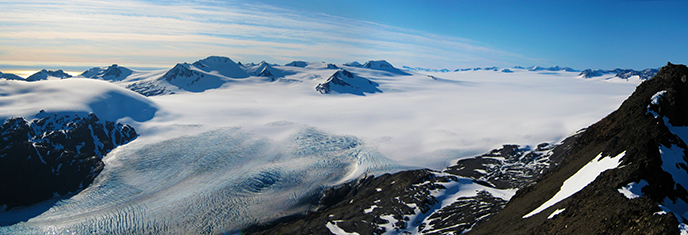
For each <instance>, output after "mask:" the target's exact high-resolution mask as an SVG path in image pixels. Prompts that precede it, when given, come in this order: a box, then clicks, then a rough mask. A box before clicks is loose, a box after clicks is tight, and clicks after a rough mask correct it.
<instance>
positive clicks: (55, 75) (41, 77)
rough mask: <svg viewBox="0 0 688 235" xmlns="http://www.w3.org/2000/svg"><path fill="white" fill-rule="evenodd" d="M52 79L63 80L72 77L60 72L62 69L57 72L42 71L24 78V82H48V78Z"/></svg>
mask: <svg viewBox="0 0 688 235" xmlns="http://www.w3.org/2000/svg"><path fill="white" fill-rule="evenodd" d="M51 77H52V78H54V79H64V78H71V77H72V75H69V74H67V73H65V72H64V71H62V69H59V70H46V69H42V70H41V71H38V72H36V73H34V74H33V75H31V76H29V77H28V78H26V81H30V82H33V81H40V80H48V79H49V78H51Z"/></svg>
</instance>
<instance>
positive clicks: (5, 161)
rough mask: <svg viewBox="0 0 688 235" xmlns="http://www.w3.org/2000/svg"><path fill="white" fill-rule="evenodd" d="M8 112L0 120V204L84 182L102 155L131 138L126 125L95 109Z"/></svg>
mask: <svg viewBox="0 0 688 235" xmlns="http://www.w3.org/2000/svg"><path fill="white" fill-rule="evenodd" d="M39 116H44V117H43V118H40V119H34V120H26V119H24V118H21V117H16V118H9V119H7V120H5V123H4V124H3V125H2V126H0V138H1V141H0V206H2V205H6V206H7V207H8V208H12V207H16V206H27V205H30V204H33V203H36V202H39V201H43V200H47V199H49V198H52V197H54V196H62V195H66V194H69V193H76V192H78V191H80V190H82V189H84V188H86V187H88V185H89V184H91V182H93V179H94V178H95V177H96V176H97V175H98V174H99V173H100V172H101V171H102V170H103V167H104V164H103V161H102V158H103V157H104V156H105V154H107V152H109V151H110V150H112V149H114V148H115V147H117V146H118V145H122V144H125V143H128V142H130V141H131V140H133V139H134V138H136V136H137V135H136V131H134V129H133V128H132V127H130V126H128V125H123V124H119V123H114V122H110V121H101V120H99V119H98V118H97V117H96V116H95V115H94V114H91V115H89V116H87V117H79V116H76V115H72V116H69V115H66V116H58V115H47V114H44V113H40V114H39Z"/></svg>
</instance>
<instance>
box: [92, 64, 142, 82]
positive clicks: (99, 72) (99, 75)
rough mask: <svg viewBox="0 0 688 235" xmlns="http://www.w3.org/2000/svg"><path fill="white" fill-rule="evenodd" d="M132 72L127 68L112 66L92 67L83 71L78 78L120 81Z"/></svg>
mask: <svg viewBox="0 0 688 235" xmlns="http://www.w3.org/2000/svg"><path fill="white" fill-rule="evenodd" d="M132 73H133V71H132V70H131V69H129V68H126V67H122V66H119V65H117V64H113V65H110V66H108V67H107V68H101V67H94V68H91V69H89V70H86V71H84V72H83V73H81V74H80V75H79V77H85V78H92V79H102V80H106V81H122V80H124V79H125V78H127V77H128V76H129V75H131V74H132Z"/></svg>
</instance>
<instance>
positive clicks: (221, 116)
mask: <svg viewBox="0 0 688 235" xmlns="http://www.w3.org/2000/svg"><path fill="white" fill-rule="evenodd" d="M338 66H341V67H342V68H345V69H346V70H347V71H349V72H351V73H353V74H355V76H357V77H360V78H365V79H368V80H370V81H371V82H374V83H375V84H377V85H378V86H377V87H376V89H379V90H380V92H375V93H364V94H362V95H353V94H346V93H336V92H334V93H332V94H321V93H320V92H318V91H316V89H315V88H316V86H318V84H320V83H323V82H325V81H326V80H327V79H328V77H330V76H331V75H332V74H334V73H336V72H337V71H338V69H330V68H329V66H328V65H327V64H325V63H306V64H305V67H293V66H274V67H273V69H274V70H273V73H275V74H277V73H278V72H279V73H280V74H282V75H283V77H280V78H279V79H276V80H275V79H268V78H265V77H257V76H253V75H250V76H249V77H241V78H237V79H234V78H230V77H225V76H224V75H222V74H220V73H219V72H218V73H216V72H214V71H211V72H213V76H216V77H218V78H222V80H223V81H225V80H226V81H229V82H226V83H223V84H222V85H221V86H220V87H218V88H213V89H207V90H204V91H202V92H197V91H190V92H187V91H184V90H181V89H179V90H174V92H175V93H174V94H168V95H161V96H152V97H144V96H142V95H140V94H138V93H135V92H133V91H131V90H127V89H125V88H124V86H126V84H124V83H126V82H140V81H145V80H146V79H149V78H155V79H157V78H159V77H161V76H163V74H165V71H135V70H132V71H131V72H127V74H129V73H130V74H129V75H128V77H127V78H124V79H121V80H112V81H106V80H93V79H86V78H70V79H64V80H48V81H38V82H31V83H28V82H23V81H5V80H0V104H3V105H2V106H0V117H2V118H7V117H12V116H23V117H26V118H29V119H30V118H33V117H35V115H36V114H37V113H38V112H39V111H40V110H44V111H45V112H48V113H65V114H69V113H79V114H80V115H81V114H87V113H90V112H93V113H95V114H96V115H98V117H100V118H101V119H104V120H111V121H118V122H122V123H125V124H129V125H132V126H133V127H134V128H135V129H136V131H137V132H138V133H139V134H140V136H139V137H138V138H137V139H136V140H134V141H133V142H131V143H129V144H127V145H124V146H120V147H118V148H116V149H114V150H113V151H112V152H111V153H109V154H108V155H107V156H106V157H105V158H104V159H103V161H104V163H105V168H104V170H103V171H102V172H101V173H100V175H98V177H97V178H96V179H95V181H94V183H93V184H92V185H91V186H89V187H88V188H86V189H85V190H83V191H81V192H79V193H76V194H73V195H70V196H66V197H59V198H54V199H52V200H50V201H46V202H42V203H39V204H36V205H32V206H29V207H23V208H13V209H10V210H2V209H0V234H89V233H96V234H149V233H152V234H168V233H171V234H217V233H239V232H241V229H243V228H246V227H247V226H250V225H253V224H256V223H259V222H266V221H270V220H274V219H277V218H281V217H284V216H289V215H294V214H298V213H303V212H306V211H308V210H313V209H315V208H314V205H313V202H314V201H317V199H318V197H319V193H320V192H321V190H323V189H324V188H325V187H327V186H331V185H335V184H339V183H343V182H347V181H348V180H352V179H356V178H358V177H361V176H364V175H371V174H372V175H379V174H381V173H388V172H389V173H391V172H397V171H400V170H405V169H419V168H431V169H435V170H441V169H443V168H444V167H446V166H448V165H449V164H453V163H454V162H455V160H457V159H459V158H463V157H470V156H474V155H477V154H481V153H485V152H487V151H489V150H491V149H493V148H497V147H499V146H501V145H502V144H506V143H513V144H521V145H534V144H539V143H542V142H549V143H552V142H558V141H561V140H562V139H563V138H565V137H566V136H569V135H571V134H573V133H575V132H576V131H578V130H580V129H581V128H584V127H586V126H588V125H590V124H592V123H593V122H595V121H597V120H599V119H600V118H602V117H604V116H605V115H607V114H608V113H610V112H611V111H613V110H614V109H616V108H617V107H618V106H619V105H620V104H621V102H622V101H623V100H624V99H626V97H628V96H629V95H630V94H631V92H632V91H633V90H634V89H635V87H636V86H637V85H638V84H639V83H640V82H641V81H640V80H639V79H638V78H637V77H636V78H630V79H627V80H626V79H618V78H613V77H596V78H590V79H585V78H582V77H579V76H578V73H576V72H566V71H555V72H552V71H546V72H544V71H528V70H525V69H512V70H513V71H511V72H510V73H502V72H498V71H485V70H480V71H464V72H450V73H416V72H408V73H406V72H403V73H399V72H397V71H396V70H395V71H391V72H390V71H386V70H379V69H369V68H363V67H351V66H344V65H338ZM200 81H202V80H200ZM37 94H40V95H37ZM457 195H459V194H457Z"/></svg>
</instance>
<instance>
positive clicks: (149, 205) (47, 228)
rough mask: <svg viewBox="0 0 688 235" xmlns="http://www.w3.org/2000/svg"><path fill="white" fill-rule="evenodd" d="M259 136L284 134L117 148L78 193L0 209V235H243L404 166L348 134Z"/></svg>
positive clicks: (294, 131) (222, 135)
mask: <svg viewBox="0 0 688 235" xmlns="http://www.w3.org/2000/svg"><path fill="white" fill-rule="evenodd" d="M265 129H266V131H270V132H275V131H277V132H282V133H283V134H284V136H286V137H285V138H283V139H280V140H270V139H267V138H264V137H260V136H258V135H255V134H251V131H248V130H244V129H242V128H222V129H217V130H213V131H209V132H204V133H201V134H198V135H192V136H183V137H178V138H173V139H170V140H166V141H162V142H159V143H155V144H130V145H126V146H124V147H120V148H117V149H116V150H115V151H113V152H111V153H110V154H109V155H108V156H107V157H106V158H105V159H104V161H105V164H106V166H107V167H106V168H105V170H103V172H102V173H101V174H100V175H99V176H98V177H97V178H96V180H95V181H94V183H93V184H92V185H91V186H90V187H89V188H87V189H85V190H84V191H82V192H81V193H79V194H76V195H71V196H68V197H62V198H55V199H53V200H50V201H46V202H43V203H39V204H36V205H33V206H30V207H27V208H19V209H11V210H7V211H0V224H1V225H3V226H2V227H0V233H3V234H16V233H20V234H48V233H57V234H62V233H76V234H85V233H99V234H105V233H106V234H132V233H133V234H142V233H156V234H159V233H175V234H179V233H183V234H216V233H226V232H240V230H241V229H243V228H246V227H248V226H250V225H253V224H255V223H259V222H264V221H270V220H273V219H277V218H280V217H282V216H286V215H291V214H298V213H304V212H306V211H308V210H312V209H315V208H314V206H315V203H317V200H318V199H319V195H320V191H321V190H323V189H324V187H326V186H330V185H334V184H337V183H339V182H342V181H347V180H349V179H353V178H355V177H358V176H361V175H367V174H379V173H384V172H392V171H398V170H401V169H406V168H403V167H401V166H398V165H396V164H394V162H392V161H391V160H389V159H386V158H385V157H384V156H383V155H381V154H380V153H379V152H378V151H376V150H375V148H373V147H370V146H367V145H365V144H364V143H362V142H361V141H360V140H359V139H358V138H355V137H352V136H339V135H331V134H328V133H325V132H322V131H319V130H317V129H315V128H312V127H304V126H298V127H295V126H291V125H286V126H285V125H270V126H266V127H265ZM253 131H255V130H253ZM36 214H38V215H36ZM34 216H35V217H34ZM22 218H23V219H26V220H25V221H24V220H22Z"/></svg>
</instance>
